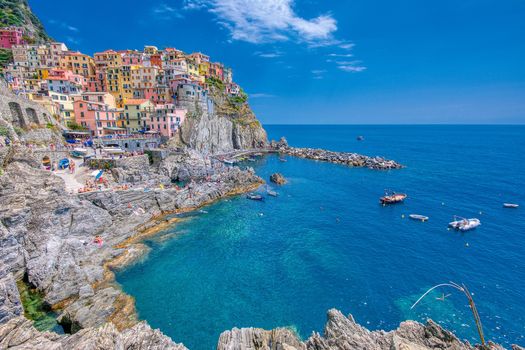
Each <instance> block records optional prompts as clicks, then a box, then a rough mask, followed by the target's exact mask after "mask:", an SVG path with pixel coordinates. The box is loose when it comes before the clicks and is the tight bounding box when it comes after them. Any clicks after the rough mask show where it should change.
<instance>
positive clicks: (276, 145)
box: [270, 136, 288, 150]
mask: <svg viewBox="0 0 525 350" xmlns="http://www.w3.org/2000/svg"><path fill="white" fill-rule="evenodd" d="M270 147H271V148H273V149H276V150H279V149H286V148H288V141H287V140H286V138H285V137H284V136H283V137H281V138H280V139H279V141H275V140H272V142H270Z"/></svg>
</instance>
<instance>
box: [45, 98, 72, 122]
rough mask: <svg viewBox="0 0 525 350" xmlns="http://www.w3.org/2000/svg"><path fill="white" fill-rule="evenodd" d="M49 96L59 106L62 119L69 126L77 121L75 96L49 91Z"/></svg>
mask: <svg viewBox="0 0 525 350" xmlns="http://www.w3.org/2000/svg"><path fill="white" fill-rule="evenodd" d="M49 97H51V100H52V101H53V102H54V103H55V104H56V105H57V106H58V111H59V115H60V121H61V123H62V124H63V125H65V126H67V127H69V126H70V125H71V124H74V123H75V109H74V107H73V100H74V96H70V95H67V94H61V93H58V92H54V91H49Z"/></svg>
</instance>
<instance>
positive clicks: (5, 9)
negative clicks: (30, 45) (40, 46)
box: [0, 0, 51, 43]
mask: <svg viewBox="0 0 525 350" xmlns="http://www.w3.org/2000/svg"><path fill="white" fill-rule="evenodd" d="M0 25H1V26H2V27H3V26H17V27H23V28H24V29H25V31H26V34H27V38H26V40H27V41H29V42H35V43H42V42H46V41H50V40H51V38H50V37H49V35H47V33H46V31H45V29H44V26H43V25H42V22H40V20H39V19H38V17H37V16H35V14H34V13H33V12H32V11H31V8H30V7H29V4H28V2H27V0H0Z"/></svg>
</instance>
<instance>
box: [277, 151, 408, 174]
mask: <svg viewBox="0 0 525 350" xmlns="http://www.w3.org/2000/svg"><path fill="white" fill-rule="evenodd" d="M279 153H282V154H287V155H290V156H294V157H300V158H307V159H313V160H319V161H323V162H330V163H336V164H344V165H348V166H353V167H363V168H369V169H375V170H389V169H401V168H402V167H403V165H401V164H399V163H397V162H396V161H394V160H390V159H385V158H383V157H368V156H365V155H362V154H358V153H349V152H334V151H327V150H323V149H317V148H295V147H286V148H283V149H279Z"/></svg>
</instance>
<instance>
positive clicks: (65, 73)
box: [46, 69, 88, 94]
mask: <svg viewBox="0 0 525 350" xmlns="http://www.w3.org/2000/svg"><path fill="white" fill-rule="evenodd" d="M46 80H47V88H48V89H49V91H54V92H59V93H62V94H79V93H81V92H82V91H84V90H85V89H87V86H88V81H87V79H86V78H85V77H83V76H82V75H80V74H74V73H73V72H71V71H69V70H64V69H52V70H50V71H49V75H48V77H47V79H46Z"/></svg>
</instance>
